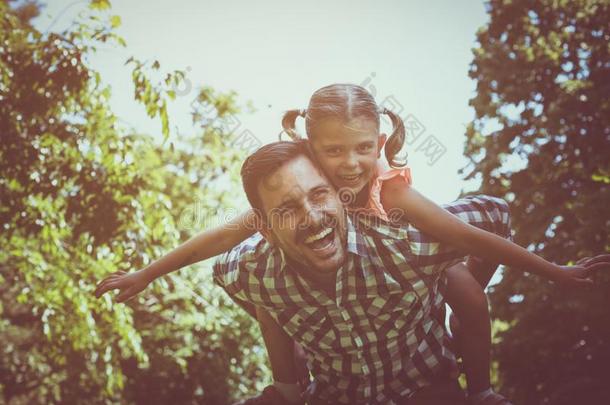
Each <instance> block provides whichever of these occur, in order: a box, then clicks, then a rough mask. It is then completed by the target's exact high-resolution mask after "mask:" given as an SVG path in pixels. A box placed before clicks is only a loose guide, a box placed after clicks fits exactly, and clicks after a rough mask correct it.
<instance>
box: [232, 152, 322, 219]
mask: <svg viewBox="0 0 610 405" xmlns="http://www.w3.org/2000/svg"><path fill="white" fill-rule="evenodd" d="M300 155H304V156H306V157H308V158H309V159H311V160H312V161H314V162H315V160H314V159H313V158H312V154H311V151H310V149H309V143H308V141H307V140H299V141H278V142H273V143H270V144H268V145H264V146H262V147H261V148H260V149H258V150H257V151H256V152H254V153H253V154H251V155H250V156H248V158H247V159H246V161H245V162H244V164H243V165H242V166H241V181H242V184H243V186H244V191H245V192H246V197H248V201H249V202H250V205H251V206H252V208H253V209H254V210H255V211H258V212H259V213H261V214H263V217H264V210H263V204H262V200H261V196H260V194H259V192H258V185H259V184H260V183H262V182H266V183H265V184H266V185H267V186H268V187H269V188H270V189H271V188H273V187H274V186H275V187H277V186H279V185H274V184H271V183H270V182H269V181H268V179H269V177H270V176H271V175H272V174H273V173H275V171H276V170H277V169H279V168H280V167H281V166H282V165H283V164H285V163H287V162H289V161H291V160H292V159H294V158H296V157H297V156H300Z"/></svg>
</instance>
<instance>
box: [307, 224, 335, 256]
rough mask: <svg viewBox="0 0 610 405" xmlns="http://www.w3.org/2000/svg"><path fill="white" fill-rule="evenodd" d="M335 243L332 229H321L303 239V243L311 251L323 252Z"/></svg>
mask: <svg viewBox="0 0 610 405" xmlns="http://www.w3.org/2000/svg"><path fill="white" fill-rule="evenodd" d="M334 241H335V230H334V229H333V228H330V227H329V228H323V229H322V230H320V231H319V232H317V233H315V234H313V235H310V236H308V237H307V238H305V240H304V241H303V243H305V245H306V246H307V247H309V248H310V249H311V250H313V251H316V252H323V251H324V250H326V249H328V248H330V247H332V245H333V242H334Z"/></svg>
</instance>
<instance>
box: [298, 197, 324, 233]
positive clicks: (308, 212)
mask: <svg viewBox="0 0 610 405" xmlns="http://www.w3.org/2000/svg"><path fill="white" fill-rule="evenodd" d="M303 210H304V213H305V215H304V217H303V222H304V224H303V226H304V227H310V226H318V225H320V224H321V223H322V219H323V218H324V215H323V214H322V210H321V209H320V207H319V206H317V205H316V204H312V203H310V202H307V203H305V205H304V206H303Z"/></svg>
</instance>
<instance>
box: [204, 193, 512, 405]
mask: <svg viewBox="0 0 610 405" xmlns="http://www.w3.org/2000/svg"><path fill="white" fill-rule="evenodd" d="M445 209H447V210H449V211H450V212H452V213H453V214H455V215H457V216H459V217H460V218H462V219H463V220H465V221H467V222H469V223H471V224H473V225H475V226H478V227H480V228H483V229H486V230H489V231H492V232H495V233H497V234H500V235H502V236H505V237H509V236H510V230H509V229H510V228H509V223H508V221H509V215H508V206H507V205H506V203H505V202H504V201H503V200H500V199H496V198H493V197H487V196H477V197H469V198H464V199H462V200H458V201H456V202H454V203H452V204H448V205H446V206H445ZM346 255H347V257H346V261H345V263H344V264H343V266H341V267H340V268H339V269H338V271H337V275H336V280H337V283H336V297H335V298H331V297H329V296H328V295H327V294H326V293H325V292H323V291H322V290H320V289H318V288H315V287H314V286H313V285H312V284H311V283H310V282H309V281H308V280H307V279H305V278H303V277H301V276H300V275H299V273H298V269H295V268H294V267H292V266H290V265H289V264H288V263H287V261H286V259H285V257H284V255H283V252H282V251H281V250H279V249H275V248H273V247H271V246H270V245H269V244H268V243H267V242H266V241H265V240H264V239H263V238H262V237H261V236H260V234H256V235H254V236H252V237H251V238H249V239H248V240H246V241H244V242H243V243H241V244H240V245H238V246H236V247H235V248H234V249H232V250H231V251H230V252H228V253H226V254H224V255H223V256H221V257H220V258H219V259H218V261H217V262H216V264H215V266H214V281H215V282H216V283H217V284H219V285H220V286H221V287H223V288H224V289H225V290H226V292H227V293H228V294H229V295H230V296H231V297H233V298H234V299H236V300H238V301H240V300H241V301H245V302H247V303H250V304H253V305H258V306H261V307H263V308H265V309H266V310H267V311H268V312H269V314H270V315H271V316H272V317H273V318H274V319H275V320H276V321H277V322H278V324H279V325H281V326H282V327H283V329H284V330H285V331H286V332H287V333H288V334H289V335H290V336H292V337H293V339H295V340H296V341H297V342H298V343H300V344H301V345H302V346H303V347H304V349H305V351H306V353H307V356H308V366H309V369H310V371H311V373H312V375H313V377H314V381H313V382H312V385H311V386H310V387H309V389H308V392H309V395H310V397H309V401H310V403H317V402H327V403H345V404H358V403H382V404H395V403H400V402H403V403H404V398H406V397H409V396H410V395H412V394H413V393H414V392H416V391H417V390H418V389H419V388H421V387H423V386H426V385H429V384H430V383H431V382H432V381H433V380H435V379H438V378H443V377H445V378H447V377H456V376H457V370H456V367H455V356H454V355H453V353H452V352H451V351H450V350H449V348H448V347H447V333H446V331H445V328H444V319H443V317H442V315H441V314H443V313H444V312H443V309H444V302H445V301H444V297H443V290H444V289H445V286H446V281H445V278H444V277H441V275H442V274H443V270H445V269H447V268H448V267H450V266H452V265H453V264H456V263H458V262H460V261H463V260H464V252H459V251H457V250H456V249H454V248H453V247H451V246H449V245H446V244H442V243H440V242H438V241H437V240H435V239H433V238H431V237H430V236H428V235H426V234H425V233H423V232H421V231H419V230H417V229H416V228H414V227H412V226H410V225H404V226H392V225H390V224H388V223H386V222H384V221H382V220H380V219H378V218H376V217H371V216H365V215H360V214H355V215H354V214H350V216H349V218H348V221H347V253H346Z"/></svg>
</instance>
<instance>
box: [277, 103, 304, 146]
mask: <svg viewBox="0 0 610 405" xmlns="http://www.w3.org/2000/svg"><path fill="white" fill-rule="evenodd" d="M305 114H306V111H305V110H288V111H286V112H285V113H284V117H282V128H284V130H283V131H282V132H280V140H281V139H282V133H286V134H287V135H288V136H289V137H290V138H291V139H292V140H293V141H297V140H299V139H303V137H302V136H301V135H299V134H298V132H297V131H296V120H297V117H303V118H305Z"/></svg>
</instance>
